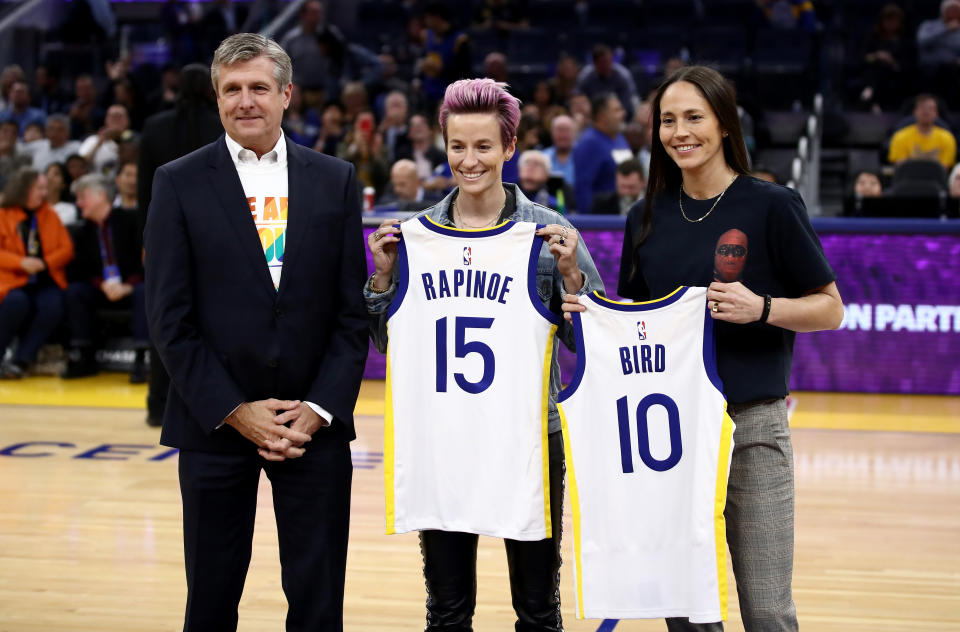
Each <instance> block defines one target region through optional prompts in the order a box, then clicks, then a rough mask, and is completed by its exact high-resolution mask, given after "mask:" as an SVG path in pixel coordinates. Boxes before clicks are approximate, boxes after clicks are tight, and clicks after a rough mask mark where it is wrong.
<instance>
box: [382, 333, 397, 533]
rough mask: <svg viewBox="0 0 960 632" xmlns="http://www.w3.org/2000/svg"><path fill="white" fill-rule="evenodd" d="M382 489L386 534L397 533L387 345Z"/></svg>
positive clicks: (390, 387)
mask: <svg viewBox="0 0 960 632" xmlns="http://www.w3.org/2000/svg"><path fill="white" fill-rule="evenodd" d="M389 333H390V323H387V335H388V336H389ZM383 404H384V410H383V487H384V506H385V507H386V534H387V535H393V534H394V533H396V532H397V513H396V501H395V497H394V496H395V490H396V487H395V486H394V465H395V463H396V452H395V450H396V447H395V444H394V428H393V385H392V382H391V375H390V345H389V344H388V345H387V375H386V380H385V386H384V393H383Z"/></svg>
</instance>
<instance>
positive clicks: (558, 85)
mask: <svg viewBox="0 0 960 632" xmlns="http://www.w3.org/2000/svg"><path fill="white" fill-rule="evenodd" d="M578 76H580V68H579V66H578V65H577V60H576V59H574V58H573V57H571V56H570V55H567V54H566V53H564V54H562V55H560V59H559V60H557V70H556V72H555V73H554V75H553V77H551V78H550V79H548V83H549V84H550V88H551V90H553V96H554V98H555V99H556V100H557V103H567V102H569V101H570V97H572V96H573V93H574V91H575V90H576V89H577V77H578Z"/></svg>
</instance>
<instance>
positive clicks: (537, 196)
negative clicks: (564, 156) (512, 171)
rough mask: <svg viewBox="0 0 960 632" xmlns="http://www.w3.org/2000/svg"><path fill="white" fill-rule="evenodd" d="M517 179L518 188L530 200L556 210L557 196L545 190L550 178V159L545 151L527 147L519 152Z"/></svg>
mask: <svg viewBox="0 0 960 632" xmlns="http://www.w3.org/2000/svg"><path fill="white" fill-rule="evenodd" d="M519 162H520V166H519V179H518V180H517V184H518V185H519V186H520V190H521V191H523V194H524V195H525V196H527V199H528V200H530V201H531V202H536V203H537V204H540V205H541V206H546V207H547V208H550V209H554V210H556V208H557V198H556V197H555V196H553V195H550V192H549V191H548V190H547V180H548V179H549V178H550V159H549V158H548V157H547V155H546V154H545V153H543V152H542V151H539V150H536V149H528V150H526V151H525V152H523V153H522V154H520V161H519Z"/></svg>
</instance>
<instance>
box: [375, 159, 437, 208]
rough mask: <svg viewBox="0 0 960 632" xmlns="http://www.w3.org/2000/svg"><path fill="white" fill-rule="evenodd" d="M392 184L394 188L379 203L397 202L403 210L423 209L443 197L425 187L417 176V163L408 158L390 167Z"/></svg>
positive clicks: (398, 206)
mask: <svg viewBox="0 0 960 632" xmlns="http://www.w3.org/2000/svg"><path fill="white" fill-rule="evenodd" d="M390 186H391V189H392V190H390V191H388V192H387V193H385V194H384V195H383V196H382V197H381V198H380V199H379V200H378V201H377V204H395V205H396V206H397V210H398V211H401V212H412V211H422V210H423V209H425V208H429V207H431V206H433V205H434V204H436V203H437V202H439V201H440V200H441V199H443V198H442V197H441V196H439V195H437V194H436V193H435V192H433V191H427V190H425V189H424V188H423V183H422V182H420V178H419V176H417V165H416V164H415V163H414V162H413V161H412V160H408V159H406V158H404V159H403V160H398V161H397V162H395V163H394V164H393V167H391V168H390Z"/></svg>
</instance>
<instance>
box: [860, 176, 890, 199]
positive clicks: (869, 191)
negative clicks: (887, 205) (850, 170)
mask: <svg viewBox="0 0 960 632" xmlns="http://www.w3.org/2000/svg"><path fill="white" fill-rule="evenodd" d="M853 193H854V195H856V196H857V197H861V198H865V197H880V196H882V195H883V185H882V184H880V177H879V176H878V175H877V174H875V173H873V172H872V171H861V172H860V173H858V174H857V179H856V181H855V182H854V185H853Z"/></svg>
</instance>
